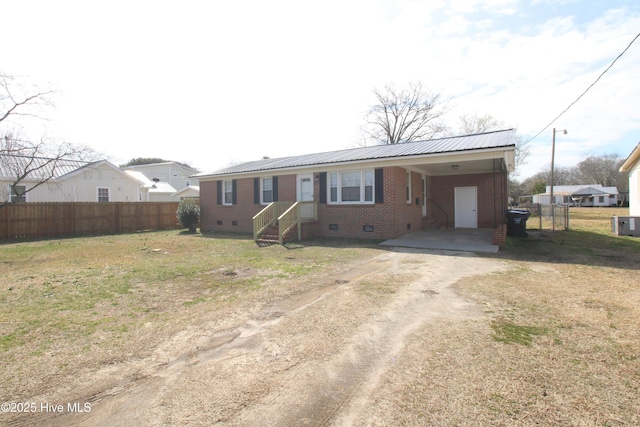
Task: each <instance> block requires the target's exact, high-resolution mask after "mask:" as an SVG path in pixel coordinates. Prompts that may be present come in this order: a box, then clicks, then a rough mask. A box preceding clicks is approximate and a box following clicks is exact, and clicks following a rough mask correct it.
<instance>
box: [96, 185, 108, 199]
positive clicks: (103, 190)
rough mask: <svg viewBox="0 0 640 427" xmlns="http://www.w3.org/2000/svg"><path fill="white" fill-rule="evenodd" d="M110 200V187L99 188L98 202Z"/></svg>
mask: <svg viewBox="0 0 640 427" xmlns="http://www.w3.org/2000/svg"><path fill="white" fill-rule="evenodd" d="M108 201H109V189H108V188H98V202H108Z"/></svg>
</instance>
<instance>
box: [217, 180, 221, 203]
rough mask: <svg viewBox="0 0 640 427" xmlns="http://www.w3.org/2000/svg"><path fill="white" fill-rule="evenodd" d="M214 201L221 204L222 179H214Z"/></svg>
mask: <svg viewBox="0 0 640 427" xmlns="http://www.w3.org/2000/svg"><path fill="white" fill-rule="evenodd" d="M216 203H217V204H219V205H221V204H222V181H216Z"/></svg>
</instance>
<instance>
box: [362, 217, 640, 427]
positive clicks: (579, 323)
mask: <svg viewBox="0 0 640 427" xmlns="http://www.w3.org/2000/svg"><path fill="white" fill-rule="evenodd" d="M614 212H615V213H616V214H627V210H626V209H625V210H614V209H597V208H596V209H593V208H592V209H585V208H581V209H572V210H571V221H572V222H571V224H572V225H571V227H572V230H571V231H560V232H558V231H556V232H555V233H551V232H550V231H547V232H535V231H534V232H530V235H529V237H528V238H525V239H522V238H520V239H518V238H509V242H508V243H507V246H506V247H505V248H503V249H502V250H501V251H500V253H499V255H498V258H501V259H503V260H505V261H506V262H507V263H508V264H509V265H510V268H509V270H508V271H505V272H500V273H497V274H493V275H489V276H478V277H475V278H474V279H473V280H468V281H465V282H463V283H458V284H457V285H456V289H457V291H458V292H459V293H461V294H462V295H464V296H465V297H466V298H468V299H470V300H473V301H475V302H477V303H478V304H481V305H482V306H483V307H484V311H485V313H486V317H485V318H484V319H482V320H477V321H466V322H458V321H447V320H443V321H440V322H439V324H438V325H437V326H436V327H430V328H429V333H424V331H421V333H419V334H416V335H414V336H413V337H412V338H411V340H409V343H408V347H407V349H406V354H408V355H411V356H410V357H409V358H407V360H405V361H404V363H402V364H401V365H400V366H398V367H397V371H399V372H403V371H405V374H404V375H402V376H401V377H399V378H396V377H394V375H388V376H387V377H386V379H385V381H386V384H385V386H384V392H383V393H381V395H380V396H378V397H377V399H379V408H380V409H379V414H383V413H386V414H387V418H386V420H385V421H386V422H388V421H389V419H388V415H389V414H392V415H391V416H392V417H393V424H395V425H429V426H449V425H473V426H475V425H479V426H480V425H496V426H497V425H505V426H506V425H508V426H520V425H522V426H530V425H545V426H547V425H548V426H558V425H562V426H619V425H620V426H621V425H624V426H637V425H640V357H639V356H640V327H639V325H640V239H638V238H632V237H618V236H615V235H613V234H611V233H610V216H611V214H612V213H614ZM407 378H413V379H411V380H408V381H407ZM372 416H373V417H375V414H373V415H372ZM381 417H382V415H381Z"/></svg>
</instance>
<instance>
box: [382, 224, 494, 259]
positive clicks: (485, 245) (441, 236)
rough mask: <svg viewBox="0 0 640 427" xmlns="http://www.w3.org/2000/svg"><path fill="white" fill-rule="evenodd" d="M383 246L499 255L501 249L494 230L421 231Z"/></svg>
mask: <svg viewBox="0 0 640 427" xmlns="http://www.w3.org/2000/svg"><path fill="white" fill-rule="evenodd" d="M380 244H381V245H384V246H398V247H403V248H417V249H441V250H448V251H465V252H488V253H497V252H498V249H500V247H499V246H498V245H494V244H493V230H491V229H477V228H449V229H446V230H421V231H416V232H413V233H409V234H405V235H404V236H400V237H398V238H397V239H390V240H386V241H384V242H382V243H380Z"/></svg>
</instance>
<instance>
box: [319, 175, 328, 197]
mask: <svg viewBox="0 0 640 427" xmlns="http://www.w3.org/2000/svg"><path fill="white" fill-rule="evenodd" d="M320 203H327V173H326V172H320Z"/></svg>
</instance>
